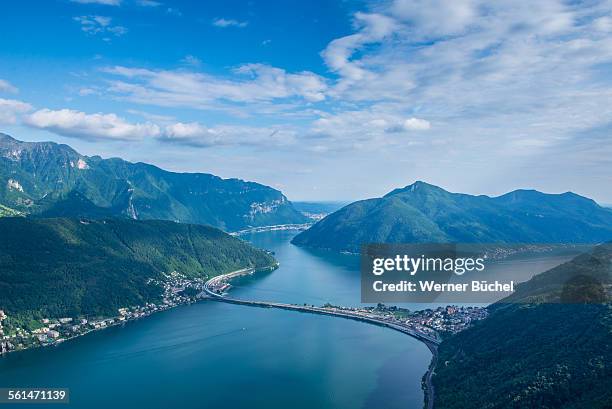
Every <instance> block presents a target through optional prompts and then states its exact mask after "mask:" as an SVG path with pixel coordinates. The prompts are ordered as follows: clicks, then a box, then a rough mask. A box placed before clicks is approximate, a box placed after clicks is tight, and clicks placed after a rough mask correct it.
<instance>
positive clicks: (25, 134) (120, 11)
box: [0, 0, 612, 202]
mask: <svg viewBox="0 0 612 409" xmlns="http://www.w3.org/2000/svg"><path fill="white" fill-rule="evenodd" d="M2 7H3V13H2V15H1V16H0V23H1V24H2V27H3V33H4V34H3V36H2V37H0V59H1V61H2V64H0V130H1V131H4V132H6V133H9V134H11V135H13V136H15V137H16V138H18V139H22V140H28V141H41V140H53V141H57V142H61V143H67V144H69V145H71V146H73V147H74V148H76V149H77V150H78V151H80V152H81V153H83V154H87V155H94V154H100V155H102V156H104V157H110V156H120V157H123V158H125V159H128V160H131V161H145V162H149V163H154V164H156V165H158V166H161V167H163V168H166V169H170V170H175V171H191V172H193V171H199V172H208V173H214V174H217V175H219V176H222V177H239V178H242V179H246V180H254V181H258V182H261V183H265V184H268V185H271V186H274V187H277V188H279V189H281V190H282V191H283V192H284V193H286V194H287V195H288V197H289V198H290V199H293V200H354V199H361V198H367V197H373V196H380V195H382V194H384V193H386V192H387V191H389V190H391V189H393V188H395V187H399V186H404V185H407V184H409V183H412V182H413V181H414V180H425V181H428V182H430V183H434V184H438V185H440V186H442V187H445V188H447V189H449V190H452V191H461V192H467V193H473V194H490V195H495V194H501V193H504V192H506V191H509V190H512V189H516V188H536V189H539V190H543V191H546V192H565V191H568V190H571V191H575V192H577V193H580V194H584V195H586V196H589V197H593V198H595V199H596V200H598V201H601V202H612V189H611V188H610V186H612V171H611V169H612V159H611V158H612V143H611V142H612V138H611V134H610V132H611V122H612V104H611V103H610V101H612V75H611V73H612V16H611V14H610V13H611V11H612V2H610V1H601V2H600V1H593V2H591V1H589V2H575V1H573V2H562V1H558V0H541V1H538V2H533V1H521V0H518V1H515V0H513V1H498V2H494V3H491V2H485V1H479V0H454V1H442V0H429V1H424V0H389V1H382V2H368V1H337V2H334V1H311V2H305V1H278V2H275V1H248V2H247V1H223V2H216V3H214V2H208V1H207V2H199V1H198V2H195V1H193V2H187V1H182V2H174V1H172V2H171V1H162V0H159V1H153V0H78V1H76V0H75V1H70V0H49V1H45V2H28V1H19V2H16V1H14V2H5V4H3V5H2Z"/></svg>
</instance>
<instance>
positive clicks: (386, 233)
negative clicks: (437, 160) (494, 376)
mask: <svg viewBox="0 0 612 409" xmlns="http://www.w3.org/2000/svg"><path fill="white" fill-rule="evenodd" d="M611 239H612V211H611V210H610V209H607V208H604V207H601V206H599V205H598V204H597V203H595V202H594V201H593V200H591V199H588V198H585V197H582V196H579V195H576V194H574V193H564V194H545V193H540V192H537V191H533V190H517V191H514V192H511V193H508V194H505V195H503V196H499V197H489V196H471V195H466V194H459V193H450V192H447V191H446V190H444V189H441V188H439V187H436V186H433V185H429V184H427V183H423V182H416V183H414V184H412V185H410V186H407V187H405V188H403V189H396V190H394V191H392V192H390V193H389V194H387V195H385V196H384V197H382V198H378V199H369V200H362V201H359V202H355V203H352V204H350V205H348V206H345V207H343V208H342V209H340V210H338V211H336V212H334V213H332V214H330V215H328V216H327V217H325V218H324V219H323V220H321V221H319V222H318V223H316V224H315V225H314V226H312V227H311V228H310V229H308V230H306V231H304V232H302V233H300V234H299V235H297V236H296V237H295V238H294V240H293V243H294V244H297V245H303V246H308V247H317V248H326V249H332V250H340V251H351V252H358V251H359V249H360V247H361V245H362V244H365V243H414V242H433V243H436V242H470V243H500V242H502V243H598V242H603V241H606V240H611Z"/></svg>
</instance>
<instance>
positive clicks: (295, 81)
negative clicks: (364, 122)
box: [103, 64, 327, 109]
mask: <svg viewBox="0 0 612 409" xmlns="http://www.w3.org/2000/svg"><path fill="white" fill-rule="evenodd" d="M103 71H104V72H106V73H109V74H112V75H114V76H117V77H121V78H122V79H121V80H117V79H113V80H110V82H109V83H110V86H109V87H108V89H109V91H110V92H111V93H112V94H114V95H115V96H117V97H119V98H123V99H127V100H129V101H132V102H137V103H142V104H152V105H159V106H182V107H189V108H198V109H213V108H217V109H218V108H220V107H233V108H235V107H236V104H246V103H269V102H272V101H275V102H278V101H281V100H290V99H295V98H299V99H304V100H306V101H311V102H317V101H322V100H323V99H325V90H326V88H327V84H326V82H325V80H324V79H323V78H322V77H320V76H318V75H316V74H314V73H312V72H307V71H305V72H298V73H288V72H286V71H285V70H283V69H280V68H275V67H271V66H269V65H263V64H246V65H243V66H240V67H238V68H236V69H234V70H233V73H232V74H233V75H232V76H229V77H222V76H214V75H209V74H206V73H202V72H192V71H183V70H176V71H171V70H149V69H144V68H129V67H121V66H116V67H111V68H106V69H104V70H103Z"/></svg>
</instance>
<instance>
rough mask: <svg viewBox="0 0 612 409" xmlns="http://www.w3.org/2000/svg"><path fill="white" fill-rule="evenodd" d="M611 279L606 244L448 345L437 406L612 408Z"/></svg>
mask: <svg viewBox="0 0 612 409" xmlns="http://www.w3.org/2000/svg"><path fill="white" fill-rule="evenodd" d="M611 275H612V247H611V246H610V245H605V246H600V247H598V248H597V249H596V250H595V251H594V252H593V253H592V254H586V255H582V256H579V257H577V258H576V259H574V260H573V261H571V262H569V263H566V264H564V265H561V266H559V267H556V268H554V269H552V270H550V271H548V272H546V273H543V274H540V275H538V276H536V277H534V278H533V279H532V280H530V281H529V282H528V283H526V284H524V285H522V286H521V287H519V289H518V290H517V293H516V294H515V295H513V296H511V297H508V298H506V299H504V300H502V301H500V302H499V303H497V304H495V305H493V306H491V307H489V310H490V312H491V314H490V315H489V317H488V318H487V319H485V320H483V321H480V322H478V323H477V324H476V325H474V326H473V327H472V328H470V329H468V330H466V331H463V332H461V333H459V334H457V335H455V336H453V337H451V338H449V339H447V340H445V341H444V342H443V343H442V344H441V345H440V348H439V360H438V366H437V369H436V372H435V376H434V378H433V380H434V385H435V392H436V397H435V407H436V408H441V409H442V408H444V409H464V408H536V407H537V408H568V409H570V408H571V409H574V408H575V409H578V408H610V407H612V388H610V382H611V380H612V306H611V304H610V285H611V284H612V281H611V280H610V277H611ZM537 300H539V301H543V300H546V301H547V303H534V301H537ZM527 301H530V302H531V303H529V304H527V303H525V302H527ZM512 302H517V303H516V304H514V303H512Z"/></svg>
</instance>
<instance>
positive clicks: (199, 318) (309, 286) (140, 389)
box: [0, 231, 431, 409]
mask: <svg viewBox="0 0 612 409" xmlns="http://www.w3.org/2000/svg"><path fill="white" fill-rule="evenodd" d="M294 234H295V233H294V232H286V231H285V232H267V233H258V234H254V235H252V236H249V237H245V238H246V239H249V240H251V241H252V242H253V243H254V244H255V245H256V246H258V247H262V248H266V249H269V250H272V251H274V252H275V255H276V258H277V259H278V260H279V261H280V263H281V266H280V268H279V269H277V270H276V271H274V272H272V273H268V274H262V275H258V276H255V277H249V278H247V279H243V280H241V281H240V282H239V283H237V285H236V287H235V288H233V289H232V295H234V296H237V297H243V298H251V299H270V300H278V301H286V302H296V303H304V302H306V303H309V304H315V305H320V304H323V303H325V302H333V303H335V304H343V305H356V304H358V303H359V291H360V290H359V262H358V259H357V258H356V257H354V256H344V255H336V254H325V253H317V252H311V251H308V250H304V249H300V248H297V247H295V246H293V245H291V244H289V240H290V239H291V237H292V236H293V235H294ZM430 359H431V354H430V352H429V350H428V349H427V347H426V346H425V345H423V344H422V343H420V342H418V341H416V340H415V339H412V338H410V337H408V336H406V335H403V334H401V333H399V332H396V331H392V330H389V329H386V328H382V327H377V326H373V325H367V324H364V323H361V322H357V321H351V320H345V319H339V318H335V317H327V316H320V315H310V314H305V313H296V312H291V311H282V310H275V309H261V308H252V307H246V306H237V305H230V304H224V303H218V302H213V301H204V302H200V303H196V304H193V305H187V306H181V307H177V308H174V309H172V310H169V311H165V312H161V313H158V314H155V315H153V316H151V317H148V318H145V319H142V320H138V321H135V322H131V323H128V324H126V325H125V326H123V327H113V328H109V329H106V330H103V331H97V332H95V333H92V334H89V335H87V336H84V337H81V338H78V339H75V340H72V341H68V342H65V343H64V344H61V345H59V346H57V347H50V348H42V349H36V350H29V351H24V352H20V353H13V354H8V355H7V356H4V357H3V358H1V359H0V386H3V387H68V388H70V394H71V396H70V400H71V403H70V405H69V406H66V405H57V406H58V407H71V408H83V409H96V408H105V409H107V408H148V409H157V408H159V409H162V408H163V409H167V408H170V407H180V408H187V409H188V408H223V407H225V408H232V409H233V408H236V409H241V408H244V409H247V408H248V409H257V408H262V409H263V408H266V409H274V408H279V409H281V408H282V409H286V408H294V409H299V408H304V409H306V408H308V409H312V408H373V409H384V408H419V407H422V402H423V392H422V391H421V385H420V382H421V377H422V376H423V374H424V373H425V371H426V369H427V366H428V364H429V361H430ZM52 406H54V405H47V406H45V407H52ZM19 407H20V408H27V407H28V405H19ZM32 407H38V408H40V405H36V406H32Z"/></svg>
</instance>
